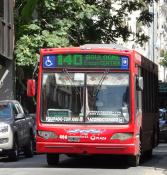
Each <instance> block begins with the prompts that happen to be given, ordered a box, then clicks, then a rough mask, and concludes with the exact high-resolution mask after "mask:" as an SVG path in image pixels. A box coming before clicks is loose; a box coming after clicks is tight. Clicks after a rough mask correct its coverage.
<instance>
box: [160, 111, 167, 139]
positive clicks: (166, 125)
mask: <svg viewBox="0 0 167 175" xmlns="http://www.w3.org/2000/svg"><path fill="white" fill-rule="evenodd" d="M159 116H160V117H159V129H160V132H159V140H160V141H165V142H167V110H166V109H159Z"/></svg>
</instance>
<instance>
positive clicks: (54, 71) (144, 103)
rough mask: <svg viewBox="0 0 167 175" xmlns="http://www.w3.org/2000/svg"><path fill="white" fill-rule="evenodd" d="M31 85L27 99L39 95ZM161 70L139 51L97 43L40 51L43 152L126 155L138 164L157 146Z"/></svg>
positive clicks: (50, 157)
mask: <svg viewBox="0 0 167 175" xmlns="http://www.w3.org/2000/svg"><path fill="white" fill-rule="evenodd" d="M34 83H35V82H34V80H29V82H28V90H27V92H28V96H33V95H34V94H35V93H34V92H35V84H34ZM157 93H158V68H157V65H156V64H154V63H153V62H151V61H150V60H148V59H146V58H144V57H143V56H142V55H141V54H139V53H138V52H136V51H134V50H133V51H131V50H127V49H124V48H121V47H120V46H117V45H115V46H114V47H113V45H106V44H102V45H101V44H100V45H98V44H95V45H89V44H87V45H84V46H81V47H72V48H49V49H42V50H41V52H40V65H39V74H38V88H37V110H36V117H37V137H36V141H37V143H36V149H37V152H38V153H46V154H47V163H48V165H56V164H57V163H58V162H59V155H60V154H67V155H73V154H74V155H75V154H80V155H82V154H88V155H89V154H91V155H94V154H111V155H127V157H128V161H129V163H130V165H131V166H137V165H139V160H140V157H141V155H142V154H143V153H147V154H149V155H151V154H152V149H153V148H154V147H155V146H156V145H157V144H158V130H159V129H158V104H157V103H158V101H157Z"/></svg>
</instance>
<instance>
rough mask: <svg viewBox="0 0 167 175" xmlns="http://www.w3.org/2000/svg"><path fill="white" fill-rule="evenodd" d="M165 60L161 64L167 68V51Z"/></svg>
mask: <svg viewBox="0 0 167 175" xmlns="http://www.w3.org/2000/svg"><path fill="white" fill-rule="evenodd" d="M163 56H164V57H163V59H162V60H161V61H160V64H161V65H162V66H164V67H167V51H166V52H165V53H164V55H163Z"/></svg>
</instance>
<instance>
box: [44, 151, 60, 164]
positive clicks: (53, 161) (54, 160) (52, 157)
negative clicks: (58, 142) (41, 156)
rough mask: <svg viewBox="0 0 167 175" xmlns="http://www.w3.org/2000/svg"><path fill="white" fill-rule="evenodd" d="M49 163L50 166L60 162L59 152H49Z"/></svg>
mask: <svg viewBox="0 0 167 175" xmlns="http://www.w3.org/2000/svg"><path fill="white" fill-rule="evenodd" d="M47 163H48V165H50V166H55V165H57V164H58V163H59V154H51V153H48V154H47Z"/></svg>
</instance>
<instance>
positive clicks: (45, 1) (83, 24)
mask: <svg viewBox="0 0 167 175" xmlns="http://www.w3.org/2000/svg"><path fill="white" fill-rule="evenodd" d="M149 3H151V1H150V0H120V1H119V0H118V1H114V0H16V14H15V16H16V49H15V55H16V63H17V65H21V66H23V65H34V64H35V63H36V62H37V60H38V59H39V49H40V48H43V47H65V46H70V45H73V46H79V45H82V44H85V43H111V42H116V40H117V38H120V37H121V38H122V39H123V41H126V40H128V38H129V37H130V35H131V34H132V33H131V31H130V30H129V28H128V26H127V25H126V23H125V18H126V17H127V16H128V15H129V14H133V12H134V11H137V10H139V11H140V15H139V17H138V22H139V23H142V25H147V26H149V24H150V22H151V21H152V18H153V15H152V14H150V13H149V11H148V4H149ZM135 38H136V40H135V42H138V43H140V44H142V43H143V42H145V41H147V40H148V37H147V36H145V34H144V33H143V32H142V31H140V33H137V34H136V37H135Z"/></svg>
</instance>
